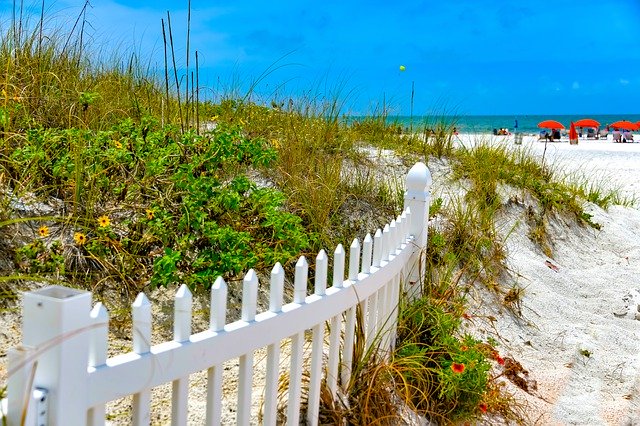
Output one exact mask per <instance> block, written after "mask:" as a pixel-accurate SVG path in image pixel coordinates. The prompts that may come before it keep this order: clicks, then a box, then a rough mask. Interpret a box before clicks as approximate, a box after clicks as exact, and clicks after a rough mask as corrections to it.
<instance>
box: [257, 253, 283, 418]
mask: <svg viewBox="0 0 640 426" xmlns="http://www.w3.org/2000/svg"><path fill="white" fill-rule="evenodd" d="M284 278H285V274H284V269H283V268H282V265H280V262H278V263H276V265H275V266H274V267H273V269H272V270H271V282H270V288H269V310H270V311H271V312H273V313H278V312H280V311H282V297H283V294H284ZM279 365H280V342H277V343H273V344H271V345H269V346H267V365H266V378H265V387H264V410H263V413H264V415H263V418H262V423H263V424H264V425H275V424H276V421H277V414H278V412H277V408H278V366H279Z"/></svg>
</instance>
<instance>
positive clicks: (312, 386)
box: [307, 250, 329, 426]
mask: <svg viewBox="0 0 640 426" xmlns="http://www.w3.org/2000/svg"><path fill="white" fill-rule="evenodd" d="M328 265H329V259H328V258H327V253H326V252H325V251H324V250H320V252H319V253H318V255H317V256H316V271H315V272H316V275H315V283H314V294H316V295H318V296H324V294H325V292H326V290H327V270H328ZM312 330H313V333H312V337H311V341H312V343H311V370H310V371H309V398H308V402H307V424H308V425H310V426H316V425H317V424H318V414H319V412H320V385H321V384H322V355H323V351H324V322H320V323H319V324H318V325H316V326H315V327H313V329H312Z"/></svg>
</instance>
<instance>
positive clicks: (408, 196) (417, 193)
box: [404, 162, 432, 299]
mask: <svg viewBox="0 0 640 426" xmlns="http://www.w3.org/2000/svg"><path fill="white" fill-rule="evenodd" d="M431 183H432V180H431V172H429V169H428V168H427V166H426V165H425V164H424V163H422V162H418V163H416V164H414V166H413V167H411V170H409V173H407V185H406V186H407V192H406V193H405V196H404V208H405V210H406V209H407V208H409V209H410V211H411V224H410V225H409V234H411V235H413V237H414V240H413V242H414V244H415V247H414V256H413V259H412V261H411V262H410V264H409V268H410V269H409V280H408V282H407V283H405V289H404V291H405V292H406V293H407V296H408V297H409V298H411V299H415V298H416V297H418V296H419V295H420V294H421V292H422V283H423V281H424V275H425V270H426V264H425V249H426V247H427V232H428V229H427V228H428V222H429V204H430V202H431Z"/></svg>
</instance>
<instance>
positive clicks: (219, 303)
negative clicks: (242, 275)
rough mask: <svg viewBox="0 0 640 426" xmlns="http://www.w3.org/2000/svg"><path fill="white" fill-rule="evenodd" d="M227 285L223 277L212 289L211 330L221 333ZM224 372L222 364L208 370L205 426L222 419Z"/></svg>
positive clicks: (224, 317) (224, 315) (225, 309)
mask: <svg viewBox="0 0 640 426" xmlns="http://www.w3.org/2000/svg"><path fill="white" fill-rule="evenodd" d="M227 291H228V290H227V283H226V282H225V281H224V279H222V277H218V278H216V281H215V282H214V283H213V286H212V287H211V296H210V297H211V303H210V304H209V305H210V312H209V315H210V318H209V329H210V330H211V331H215V332H220V331H223V330H224V326H225V324H226V321H227V320H226V315H227ZM222 372H223V368H222V365H221V364H216V365H213V366H211V367H209V368H208V369H207V411H206V417H205V424H206V425H207V426H214V425H219V424H220V420H221V417H222V379H223V376H222Z"/></svg>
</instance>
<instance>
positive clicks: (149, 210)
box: [146, 209, 154, 220]
mask: <svg viewBox="0 0 640 426" xmlns="http://www.w3.org/2000/svg"><path fill="white" fill-rule="evenodd" d="M146 212H147V219H149V220H151V219H153V217H154V215H153V210H151V209H147V210H146Z"/></svg>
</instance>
